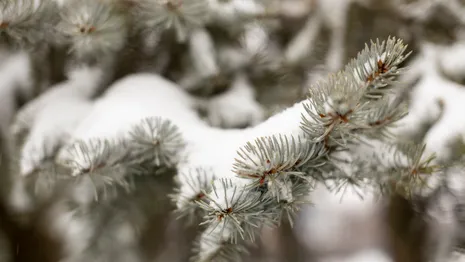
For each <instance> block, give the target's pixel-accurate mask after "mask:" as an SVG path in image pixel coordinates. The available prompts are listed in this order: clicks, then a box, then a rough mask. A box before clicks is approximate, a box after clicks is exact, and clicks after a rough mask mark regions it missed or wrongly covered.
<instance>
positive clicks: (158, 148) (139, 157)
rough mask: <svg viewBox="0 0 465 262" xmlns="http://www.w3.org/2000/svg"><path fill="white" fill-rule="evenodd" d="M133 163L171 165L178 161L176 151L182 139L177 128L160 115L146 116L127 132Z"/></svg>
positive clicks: (181, 144) (182, 142)
mask: <svg viewBox="0 0 465 262" xmlns="http://www.w3.org/2000/svg"><path fill="white" fill-rule="evenodd" d="M127 144H128V146H129V149H128V150H129V152H130V158H131V159H133V161H132V162H133V163H132V164H133V165H137V164H140V163H147V162H149V164H151V165H152V166H167V167H172V166H174V165H175V164H176V163H178V161H179V158H178V152H179V151H180V150H181V149H182V148H183V146H184V141H183V139H182V137H181V134H180V133H179V130H178V128H177V127H176V126H175V125H173V124H172V123H171V122H170V121H168V120H163V119H162V118H160V117H153V118H146V119H143V120H141V122H140V123H139V124H137V125H135V126H134V127H133V128H132V130H131V131H130V132H129V139H128V142H127Z"/></svg>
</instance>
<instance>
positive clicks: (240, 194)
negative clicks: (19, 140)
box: [58, 38, 436, 260]
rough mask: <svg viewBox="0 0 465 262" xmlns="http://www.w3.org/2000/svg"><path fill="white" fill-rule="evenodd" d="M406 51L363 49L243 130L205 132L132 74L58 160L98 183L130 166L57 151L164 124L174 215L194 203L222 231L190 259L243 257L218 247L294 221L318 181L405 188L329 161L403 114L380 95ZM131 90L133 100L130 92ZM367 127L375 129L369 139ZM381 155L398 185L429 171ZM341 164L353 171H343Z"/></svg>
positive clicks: (165, 90)
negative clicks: (170, 140)
mask: <svg viewBox="0 0 465 262" xmlns="http://www.w3.org/2000/svg"><path fill="white" fill-rule="evenodd" d="M405 49H406V47H405V46H404V45H403V43H402V41H400V40H397V39H395V38H391V39H388V40H387V41H384V42H376V43H372V44H371V46H367V48H366V49H365V50H364V51H362V52H361V53H360V54H359V56H358V57H357V59H355V60H354V61H353V62H351V63H350V64H349V66H348V67H347V68H346V69H345V70H343V71H341V72H339V73H337V74H334V75H331V76H329V78H328V79H326V80H324V81H322V82H320V83H319V84H318V85H317V86H316V87H313V88H311V89H310V97H309V98H308V99H307V100H304V101H302V102H300V103H297V104H295V105H294V106H293V107H291V108H289V109H287V110H285V111H283V112H281V113H279V114H277V115H276V116H273V117H271V118H270V119H268V120H267V121H265V122H264V123H262V124H259V125H257V126H255V127H250V128H246V129H243V130H235V129H232V130H221V129H216V128H212V127H210V126H209V125H208V124H206V123H205V122H204V121H203V120H202V119H201V118H200V117H199V116H197V114H196V113H195V111H194V109H195V107H196V105H197V103H198V101H197V100H196V99H194V98H192V97H191V96H189V95H188V94H186V93H185V92H184V91H183V90H182V89H180V88H179V87H178V86H177V85H175V84H173V83H171V82H169V81H167V80H164V79H163V78H161V77H159V76H156V75H150V74H138V75H132V76H129V77H126V78H124V79H122V80H119V81H118V82H117V83H115V84H114V85H113V86H112V87H110V88H109V90H108V91H107V92H106V93H105V94H104V95H103V96H102V97H101V98H99V99H98V100H97V101H96V103H95V105H94V106H93V109H92V110H91V112H90V113H89V115H88V116H87V117H86V118H85V120H84V121H82V122H81V123H80V124H79V126H78V128H77V129H76V132H74V134H73V135H72V139H71V140H70V141H71V143H70V144H69V146H68V148H64V149H62V150H61V153H59V154H58V158H59V161H62V162H63V163H74V164H73V165H72V166H69V167H70V168H71V169H72V170H73V171H72V172H73V173H74V174H84V173H83V172H82V171H83V170H91V171H92V172H93V173H92V174H93V175H95V176H97V177H100V179H102V178H104V177H105V176H104V175H103V174H99V172H100V171H102V172H103V173H106V174H109V172H107V171H108V170H107V171H105V169H106V168H110V169H111V168H113V167H115V168H116V167H117V166H118V165H120V164H123V165H125V164H124V163H131V161H126V160H125V159H124V158H119V159H120V161H118V160H117V159H118V158H116V159H115V158H112V157H111V155H112V154H111V151H109V150H108V149H107V150H104V151H101V150H80V151H79V153H78V154H69V153H66V152H70V151H66V150H69V148H74V149H76V146H77V145H79V144H80V143H82V142H79V141H92V140H93V139H99V140H100V141H109V142H111V141H127V139H130V138H131V134H134V131H131V130H132V129H131V127H132V126H135V125H137V124H138V123H140V121H142V120H143V119H147V118H150V117H154V116H156V117H159V118H160V119H164V120H165V121H170V122H171V123H172V124H173V125H174V126H176V128H177V130H179V134H180V136H181V137H182V138H183V145H184V146H183V147H179V151H178V155H177V156H178V160H177V161H175V162H174V163H176V167H177V169H178V174H179V175H178V179H177V180H176V181H177V182H178V183H179V189H178V190H177V192H178V193H177V194H176V195H175V197H174V199H175V201H176V202H177V207H178V210H179V212H180V213H181V214H191V215H192V214H198V213H199V212H200V210H199V211H196V207H195V203H199V204H200V207H202V208H203V209H204V211H203V212H200V213H203V214H205V218H206V219H207V220H206V221H205V223H206V230H207V231H205V232H209V231H211V230H214V232H216V231H215V230H219V229H218V228H221V230H220V231H218V233H219V235H218V237H214V236H215V235H216V234H213V235H209V234H207V233H205V234H203V235H202V236H201V237H200V239H199V241H200V242H199V245H198V246H199V250H200V251H201V252H200V253H199V254H198V258H199V259H200V260H204V259H206V258H209V257H211V256H212V255H213V256H216V255H220V256H221V257H223V256H226V257H223V258H228V257H230V256H233V255H232V254H231V253H230V252H231V251H241V250H243V247H241V246H240V245H230V244H227V243H229V242H230V241H233V242H235V241H239V240H240V241H246V242H247V241H252V240H254V239H255V235H256V234H257V232H258V229H259V228H260V227H261V226H264V225H269V226H273V225H274V226H276V225H279V224H280V222H281V221H282V219H289V220H291V221H292V215H293V213H294V212H295V211H297V210H298V209H299V207H300V206H301V205H302V204H303V203H305V202H306V201H305V200H306V198H307V197H308V195H309V194H310V193H311V191H312V188H313V186H314V184H315V182H317V181H320V180H323V181H324V180H335V181H336V182H337V183H336V184H337V185H338V188H340V187H342V186H350V185H351V186H361V187H362V186H363V185H366V184H368V185H371V186H375V187H379V186H384V185H385V186H387V187H389V188H390V189H394V191H395V192H397V191H398V189H399V190H400V189H404V188H397V187H396V186H394V187H392V184H390V182H389V181H391V180H390V179H387V178H386V176H373V173H372V172H373V169H372V168H371V167H370V166H367V165H363V162H360V161H359V160H358V159H357V157H356V156H355V157H354V156H353V157H350V158H349V160H348V161H349V163H345V162H344V161H342V160H341V159H340V158H339V157H338V155H339V154H341V151H344V150H351V149H353V148H354V147H355V148H356V147H357V144H359V143H360V139H363V138H364V137H368V138H369V139H371V140H378V139H381V138H382V139H384V140H383V141H386V136H387V134H388V132H387V131H388V129H387V128H388V127H389V126H391V125H392V124H393V123H395V122H396V121H397V120H398V119H400V118H401V117H402V116H403V115H404V113H405V107H400V108H399V107H398V104H397V103H391V101H392V95H391V93H390V92H389V91H390V90H392V87H393V85H391V83H392V81H393V80H394V78H395V77H396V76H397V75H398V74H399V73H400V72H401V70H400V69H399V65H400V64H401V63H402V62H403V60H404V59H405V58H406V55H405V54H403V53H404V51H405ZM134 86H137V87H138V92H133V91H132V88H133V87H134ZM123 112H124V113H123ZM374 129H376V130H378V131H383V130H384V131H383V132H368V131H369V130H374ZM375 134H378V135H375ZM73 141H74V142H73ZM388 141H389V140H388ZM383 143H386V142H383ZM391 143H392V144H394V141H393V142H391ZM241 145H244V146H243V147H241ZM118 147H119V149H121V148H123V147H121V146H118ZM404 147H405V148H407V150H406V151H405V150H402V149H403V148H404ZM81 149H82V148H81ZM389 150H391V151H388V152H390V153H392V152H396V154H395V155H397V156H395V157H393V158H392V160H393V162H389V161H388V162H387V163H386V168H387V169H392V168H398V169H399V170H405V172H404V171H402V172H401V173H400V175H401V177H400V179H399V180H400V181H402V180H403V179H404V178H406V179H407V178H408V177H409V175H411V174H412V172H414V174H422V175H428V174H431V173H433V172H436V169H434V167H431V166H430V165H429V162H428V160H427V159H429V158H426V160H425V161H426V162H423V161H422V160H421V159H424V156H423V154H422V153H423V151H422V150H420V151H418V152H417V151H411V150H413V147H411V146H408V145H402V146H401V147H398V148H397V147H395V145H392V146H391V147H389ZM101 152H107V153H108V154H107V155H105V154H103V155H102V154H101ZM114 152H115V154H116V152H118V150H116V151H114ZM141 152H142V151H141ZM144 152H145V151H144ZM147 152H149V151H147ZM168 152H169V150H168V151H165V153H168ZM342 153H343V152H342ZM116 155H119V154H116ZM147 156H148V155H147ZM138 158H139V159H143V158H144V157H143V156H142V155H140V156H138ZM409 159H411V160H409ZM64 160H66V161H64ZM97 160H98V163H100V164H96V162H95V161H97ZM346 161H347V159H346ZM344 163H345V164H346V166H345V167H344ZM350 163H352V164H353V165H355V167H354V166H352V168H350ZM383 163H384V161H383ZM370 164H371V163H370ZM115 165H116V166H115ZM347 166H349V168H348V167H347ZM379 166H380V165H378V167H379ZM354 168H355V171H354V170H353V169H354ZM357 168H358V169H357ZM387 169H386V170H387ZM193 170H197V171H194V172H193ZM112 172H115V171H112ZM377 172H380V173H381V172H383V170H382V169H381V170H379V171H377ZM386 172H387V171H386ZM110 173H111V172H110ZM123 173H126V174H129V173H131V172H127V171H125V172H123ZM384 174H386V173H384ZM379 177H381V178H382V179H378V178H379ZM418 177H420V176H418ZM213 178H214V180H213V181H215V182H214V183H213V184H211V181H212V179H213ZM393 179H397V177H396V178H393ZM408 179H410V178H408ZM102 181H105V179H103V180H102ZM108 181H112V180H111V179H110V180H108ZM386 183H387V184H386ZM110 184H111V183H110ZM209 185H212V186H209ZM408 186H411V187H414V186H415V185H411V184H408ZM383 192H384V191H383ZM389 192H390V191H389ZM251 199H254V201H250V200H251ZM198 208H199V207H197V209H198ZM209 221H210V222H209ZM220 236H221V237H220ZM207 238H208V241H207ZM203 241H207V242H209V243H210V244H208V245H207V244H206V242H205V243H203ZM212 241H213V242H212ZM215 241H216V242H215ZM215 243H216V244H215ZM222 248H227V250H228V252H226V251H225V250H223V249H222Z"/></svg>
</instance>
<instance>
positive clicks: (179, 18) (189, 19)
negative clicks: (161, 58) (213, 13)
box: [133, 0, 210, 42]
mask: <svg viewBox="0 0 465 262" xmlns="http://www.w3.org/2000/svg"><path fill="white" fill-rule="evenodd" d="M133 12H134V16H136V17H137V20H136V23H137V24H138V26H139V27H140V28H141V29H143V30H174V32H175V33H176V36H177V40H178V41H179V42H184V41H186V40H187V38H188V37H189V34H190V32H191V30H192V29H194V28H198V27H203V26H204V25H205V24H206V23H207V22H208V21H209V17H210V6H209V3H208V0H141V1H137V2H136V3H135V5H134V7H133Z"/></svg>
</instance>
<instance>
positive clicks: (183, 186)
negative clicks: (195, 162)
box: [171, 167, 215, 222]
mask: <svg viewBox="0 0 465 262" xmlns="http://www.w3.org/2000/svg"><path fill="white" fill-rule="evenodd" d="M214 179H215V175H214V174H213V172H212V171H211V170H209V169H206V168H200V167H198V168H194V169H189V170H188V171H186V172H180V173H179V174H178V175H177V176H176V177H175V181H176V184H177V185H176V188H175V193H174V194H172V195H171V199H172V201H173V202H174V203H175V204H176V206H177V209H176V210H175V213H176V214H177V215H178V218H182V217H187V219H188V221H189V222H193V221H194V220H195V218H198V217H203V215H205V214H204V212H202V211H204V210H203V209H201V208H200V206H199V204H198V202H205V204H208V200H207V198H206V192H211V190H212V183H213V180H214Z"/></svg>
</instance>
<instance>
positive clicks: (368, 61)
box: [344, 37, 411, 98]
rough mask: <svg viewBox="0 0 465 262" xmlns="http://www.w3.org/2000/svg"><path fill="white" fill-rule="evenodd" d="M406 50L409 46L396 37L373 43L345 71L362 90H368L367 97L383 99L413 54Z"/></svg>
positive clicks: (366, 46)
mask: <svg viewBox="0 0 465 262" xmlns="http://www.w3.org/2000/svg"><path fill="white" fill-rule="evenodd" d="M406 50H407V45H405V44H404V43H403V41H402V40H401V39H397V38H395V37H389V38H388V39H387V40H386V41H382V42H380V41H379V40H376V42H373V41H372V42H371V45H370V46H368V45H365V49H364V50H363V51H361V52H360V53H358V55H357V57H356V58H355V59H352V60H351V61H350V62H349V63H348V64H347V66H346V67H345V69H344V71H345V72H347V73H349V74H353V75H354V77H355V78H356V79H357V82H359V84H360V85H362V88H364V89H367V91H366V94H365V95H366V96H367V97H372V98H379V97H382V96H383V94H384V93H385V92H386V91H387V90H386V89H385V88H386V87H388V86H389V85H391V84H392V83H394V82H393V81H394V80H395V79H396V77H397V76H399V75H400V74H401V73H402V72H403V70H404V69H402V68H400V66H401V64H402V62H404V61H405V59H407V58H408V57H409V56H410V54H411V52H409V53H407V54H405V51H406Z"/></svg>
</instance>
